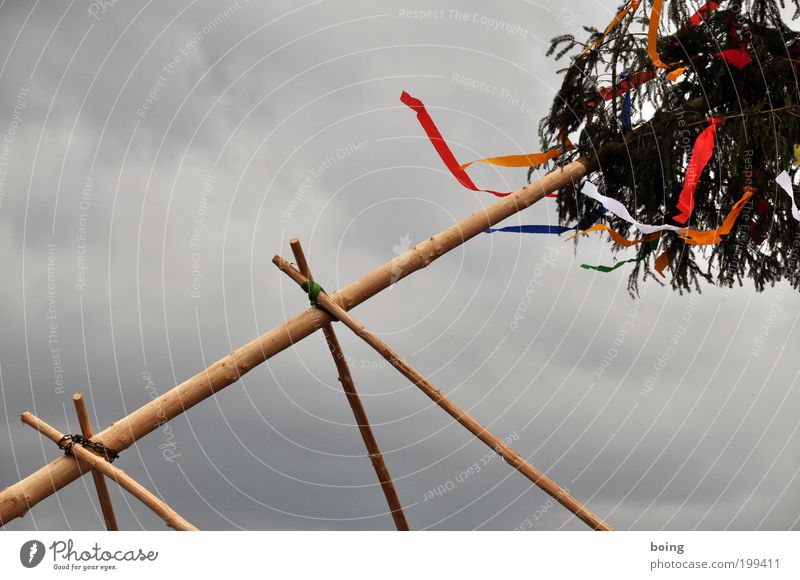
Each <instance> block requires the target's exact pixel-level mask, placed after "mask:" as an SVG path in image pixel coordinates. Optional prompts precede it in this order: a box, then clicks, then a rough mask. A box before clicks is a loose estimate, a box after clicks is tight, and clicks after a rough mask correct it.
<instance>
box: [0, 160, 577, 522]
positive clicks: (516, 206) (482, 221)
mask: <svg viewBox="0 0 800 580" xmlns="http://www.w3.org/2000/svg"><path fill="white" fill-rule="evenodd" d="M590 167H591V164H590V163H589V162H588V161H585V160H580V159H579V160H578V161H574V162H572V163H569V164H567V165H565V166H564V167H562V168H559V169H557V170H556V171H553V172H551V173H548V174H547V175H545V176H544V177H542V178H541V179H539V180H538V181H535V182H533V183H531V184H529V185H527V186H525V187H523V188H521V189H519V190H517V191H515V192H514V193H512V194H511V195H509V196H507V197H504V198H502V199H500V200H498V201H496V202H495V203H493V204H492V205H490V206H488V207H486V208H484V209H482V210H480V211H478V212H476V213H474V214H472V215H471V216H469V217H468V218H466V219H464V220H462V221H461V222H459V223H457V224H454V225H452V226H450V227H449V228H447V229H446V230H444V231H443V232H441V233H439V234H436V235H434V236H431V237H430V238H429V239H427V240H425V241H423V242H420V243H419V244H418V245H416V246H415V247H413V248H411V249H410V250H408V251H407V252H405V253H403V254H401V255H400V256H397V257H395V258H394V259H393V260H391V261H390V262H387V263H386V264H384V265H383V266H381V267H379V268H376V269H375V270H373V271H372V272H370V273H369V274H367V275H365V276H363V277H362V278H360V279H359V280H357V281H355V282H353V283H352V284H350V285H349V286H347V287H346V288H344V289H343V290H340V291H339V292H337V293H335V294H333V295H332V296H331V300H333V301H334V302H335V303H336V304H337V305H339V306H341V307H342V308H344V309H345V310H350V309H351V308H354V307H355V306H358V305H359V304H361V303H362V302H364V301H365V300H367V299H368V298H371V297H372V296H375V295H376V294H378V293H379V292H381V291H383V290H385V289H386V288H388V287H389V286H391V285H392V284H395V283H397V282H398V281H400V280H402V279H403V278H405V277H406V276H408V275H409V274H411V273H413V272H416V271H417V270H420V269H422V268H425V267H427V266H428V265H429V264H430V263H431V262H433V261H434V260H436V259H437V258H439V257H440V256H442V255H443V254H446V253H447V252H449V251H451V250H453V249H454V248H457V247H458V246H460V245H462V244H463V243H464V242H466V241H467V240H469V239H471V238H474V237H475V236H477V235H479V234H480V233H481V232H482V231H483V230H485V229H486V228H489V227H492V226H494V225H496V224H497V223H499V222H501V221H503V220H504V219H506V218H508V217H510V216H512V215H514V214H515V213H517V212H519V211H521V210H523V209H525V208H526V207H529V206H530V205H532V204H533V203H535V202H537V201H539V200H540V199H542V198H543V197H544V196H545V195H547V194H548V193H553V192H554V191H558V190H559V189H561V188H563V187H565V186H567V185H569V184H571V183H573V182H575V181H578V180H580V179H581V178H583V177H585V176H586V174H587V173H588V172H589V169H590ZM326 317H327V318H326ZM326 319H327V320H328V321H330V320H331V319H330V317H328V316H327V314H324V313H320V312H319V310H318V309H316V308H310V309H308V310H306V311H305V312H302V313H301V314H299V315H297V316H295V317H294V318H292V319H290V320H287V321H286V322H285V323H283V324H281V325H279V326H276V327H275V328H273V329H272V330H270V331H269V332H267V333H265V334H263V335H261V336H260V337H258V338H256V339H254V340H252V341H250V342H249V343H247V344H246V345H244V346H242V347H240V348H238V349H237V350H235V351H233V352H232V353H230V354H228V355H226V356H224V357H223V358H221V359H220V360H218V361H217V362H215V363H214V364H213V365H211V366H210V367H208V368H207V369H205V370H204V371H201V372H200V373H198V374H196V375H195V376H193V377H191V378H190V379H188V380H186V381H184V382H183V383H181V384H180V385H178V386H176V387H174V388H173V389H172V390H170V391H168V392H166V393H164V394H163V395H161V396H160V397H158V398H156V399H154V400H152V401H150V402H149V403H147V404H145V405H144V406H142V407H140V408H139V409H137V410H136V411H134V412H133V413H131V414H130V415H128V416H127V417H124V418H122V419H120V420H119V421H117V422H116V423H113V424H112V425H111V426H109V427H107V428H106V429H104V430H103V431H101V432H100V433H98V434H97V436H96V437H95V438H94V440H95V441H98V442H100V443H102V444H104V445H106V446H107V447H110V448H112V449H116V450H117V451H122V450H124V449H127V448H128V447H130V446H131V445H132V444H133V443H134V441H137V440H139V439H141V438H142V437H144V436H145V435H147V434H148V433H150V432H152V431H154V430H155V429H158V428H159V427H161V426H162V425H163V424H164V423H166V422H167V421H169V420H170V419H173V418H175V417H177V416H178V415H180V414H182V413H184V412H185V411H186V410H187V409H190V408H191V407H193V406H195V405H196V404H198V403H199V402H201V401H203V400H205V399H207V398H208V397H210V396H212V395H213V394H214V393H216V392H217V391H219V390H220V389H223V388H225V387H226V386H228V385H230V384H232V383H234V382H236V381H237V380H239V377H241V376H242V375H243V374H244V373H246V372H248V371H249V370H250V369H252V368H253V367H254V366H256V365H259V364H261V363H262V362H264V361H265V360H267V359H269V358H270V357H272V356H275V355H276V354H278V353H279V352H281V351H282V350H284V349H286V348H288V347H289V346H291V345H292V344H294V343H295V342H298V341H300V340H302V339H304V338H305V337H307V336H309V335H310V334H312V333H313V332H314V331H316V330H317V329H318V328H320V324H321V321H322V320H326ZM81 475H82V473H81V471H80V470H79V469H78V466H77V465H75V462H74V461H72V460H71V459H69V458H68V457H60V458H58V459H56V460H54V461H52V462H50V463H49V464H48V465H45V466H44V467H42V468H41V469H39V470H37V471H35V472H33V473H32V474H31V475H29V476H28V477H26V478H25V479H23V480H22V481H20V482H18V483H16V484H14V485H11V486H9V487H7V488H6V489H4V490H3V491H2V492H0V524H5V523H6V522H8V521H10V520H12V519H14V518H18V517H21V516H23V515H24V514H25V513H26V512H27V511H28V510H29V509H30V508H31V507H32V506H34V505H36V504H37V503H39V502H40V501H42V500H43V499H45V498H46V497H48V496H50V495H51V494H53V493H55V492H56V491H58V490H59V489H61V488H62V487H64V486H65V485H67V484H68V483H70V482H71V481H74V480H75V479H77V478H78V477H80V476H81Z"/></svg>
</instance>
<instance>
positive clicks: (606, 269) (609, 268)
mask: <svg viewBox="0 0 800 580" xmlns="http://www.w3.org/2000/svg"><path fill="white" fill-rule="evenodd" d="M638 261H639V259H638V258H634V259H632V260H622V261H621V262H617V263H616V264H614V265H613V266H590V265H589V264H581V268H585V269H587V270H597V271H598V272H604V273H606V274H608V273H609V272H613V271H614V270H616V269H617V268H619V267H620V266H622V265H623V264H629V263H631V262H638Z"/></svg>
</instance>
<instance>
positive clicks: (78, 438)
mask: <svg viewBox="0 0 800 580" xmlns="http://www.w3.org/2000/svg"><path fill="white" fill-rule="evenodd" d="M76 443H77V444H78V445H83V446H84V447H86V448H87V449H92V450H93V451H98V452H99V453H101V454H102V455H104V456H105V458H106V460H107V461H108V462H109V463H114V460H115V459H116V458H117V457H119V452H118V451H114V450H113V449H111V448H109V447H106V446H105V445H103V444H102V443H97V442H95V441H90V440H89V439H87V438H86V437H84V436H83V435H64V436H63V437H62V438H61V439H59V440H58V448H59V449H63V450H64V453H65V454H67V455H69V452H70V451H71V450H72V446H73V445H75V444H76Z"/></svg>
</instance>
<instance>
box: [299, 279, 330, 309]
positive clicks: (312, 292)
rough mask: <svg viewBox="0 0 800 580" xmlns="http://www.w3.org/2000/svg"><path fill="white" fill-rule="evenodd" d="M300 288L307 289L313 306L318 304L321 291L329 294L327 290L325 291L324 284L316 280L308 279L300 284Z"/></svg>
mask: <svg viewBox="0 0 800 580" xmlns="http://www.w3.org/2000/svg"><path fill="white" fill-rule="evenodd" d="M300 288H302V289H303V290H305V291H306V294H308V299H309V300H310V301H311V306H316V305H317V297H318V296H319V293H320V292H322V293H323V294H327V292H325V289H324V288H323V287H322V286H320V285H319V284H317V283H316V282H310V283H309V281H308V280H306V281H305V282H303V283H302V284H300Z"/></svg>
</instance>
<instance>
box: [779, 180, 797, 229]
mask: <svg viewBox="0 0 800 580" xmlns="http://www.w3.org/2000/svg"><path fill="white" fill-rule="evenodd" d="M775 181H776V182H777V183H778V185H780V186H781V189H783V191H785V192H786V195H788V196H789V199H791V200H792V217H793V218H794V219H796V220H797V221H799V222H800V209H797V204H796V203H795V201H794V187H792V178H791V177H789V174H788V173H787V172H786V171H784V172H782V173H781V174H780V175H779V176H778V177H776V178H775Z"/></svg>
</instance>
